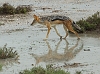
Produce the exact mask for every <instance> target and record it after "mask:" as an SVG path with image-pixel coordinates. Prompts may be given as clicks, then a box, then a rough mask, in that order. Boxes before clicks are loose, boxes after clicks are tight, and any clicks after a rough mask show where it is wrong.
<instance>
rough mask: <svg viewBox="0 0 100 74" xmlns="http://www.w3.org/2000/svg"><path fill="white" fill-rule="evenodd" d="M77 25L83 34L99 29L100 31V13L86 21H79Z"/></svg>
mask: <svg viewBox="0 0 100 74" xmlns="http://www.w3.org/2000/svg"><path fill="white" fill-rule="evenodd" d="M76 23H77V24H79V25H80V27H81V28H82V30H83V32H85V31H94V30H96V29H97V28H99V29H100V14H99V12H96V13H95V14H93V15H92V16H91V17H88V18H87V19H86V20H84V19H81V20H79V21H77V22H76Z"/></svg>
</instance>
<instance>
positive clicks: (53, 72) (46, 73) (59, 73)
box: [19, 66, 69, 74]
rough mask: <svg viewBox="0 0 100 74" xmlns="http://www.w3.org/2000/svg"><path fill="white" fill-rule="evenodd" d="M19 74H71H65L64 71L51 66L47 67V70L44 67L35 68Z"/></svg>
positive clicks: (66, 73)
mask: <svg viewBox="0 0 100 74" xmlns="http://www.w3.org/2000/svg"><path fill="white" fill-rule="evenodd" d="M19 74H69V72H65V71H64V70H61V69H54V68H53V67H51V66H47V67H46V69H44V68H42V67H33V68H32V69H30V70H24V71H23V72H20V73H19Z"/></svg>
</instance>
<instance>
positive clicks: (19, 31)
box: [0, 0, 100, 74]
mask: <svg viewBox="0 0 100 74" xmlns="http://www.w3.org/2000/svg"><path fill="white" fill-rule="evenodd" d="M5 2H9V3H10V4H12V5H14V6H15V7H16V6H18V5H31V6H32V7H33V11H32V12H30V13H28V14H20V15H17V14H16V15H2V16H0V22H2V23H4V24H5V25H1V26H0V47H2V46H3V45H5V44H6V43H7V46H8V47H13V48H14V50H17V52H18V55H19V57H18V59H17V60H15V59H14V58H12V59H0V63H1V64H3V65H4V66H3V70H2V71H1V72H0V74H18V73H19V72H20V71H22V70H24V69H30V68H32V67H34V66H42V67H45V65H47V64H53V65H54V67H58V68H59V67H60V68H62V69H64V70H65V71H69V72H71V74H74V73H75V71H81V72H82V73H83V74H99V73H100V57H99V56H100V53H99V52H100V34H96V33H87V34H79V35H80V37H81V39H80V40H77V37H76V36H75V35H74V34H70V33H69V35H68V37H67V38H66V39H65V40H60V39H59V37H58V36H57V35H56V33H55V31H54V29H53V28H52V29H51V32H50V35H49V39H48V40H47V41H43V39H44V38H45V35H46V32H47V28H46V27H45V26H42V25H40V24H37V25H35V26H30V23H31V22H32V20H33V14H36V15H40V16H41V15H52V14H60V15H66V16H69V17H70V18H71V19H73V20H75V21H77V20H79V19H82V18H86V17H88V16H90V15H92V14H93V13H95V12H97V11H100V1H99V0H80V1H79V0H67V1H66V0H61V1H58V0H34V1H33V0H26V1H23V0H1V1H0V3H1V4H3V3H5ZM57 29H58V31H59V33H60V34H61V35H62V36H64V35H65V31H64V30H63V28H62V26H57Z"/></svg>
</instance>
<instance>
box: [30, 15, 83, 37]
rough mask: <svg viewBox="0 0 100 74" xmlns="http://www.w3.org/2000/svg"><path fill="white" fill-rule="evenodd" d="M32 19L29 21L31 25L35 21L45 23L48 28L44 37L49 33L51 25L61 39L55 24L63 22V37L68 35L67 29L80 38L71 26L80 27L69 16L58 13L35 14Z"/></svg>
mask: <svg viewBox="0 0 100 74" xmlns="http://www.w3.org/2000/svg"><path fill="white" fill-rule="evenodd" d="M33 17H34V20H33V22H32V23H31V25H35V23H40V24H43V25H46V26H47V28H48V31H47V35H46V39H47V38H48V35H49V33H50V29H51V26H52V27H53V28H54V29H55V31H56V33H57V35H58V36H59V37H60V39H62V36H61V35H60V34H59V33H58V31H57V29H56V25H60V24H63V27H64V30H65V31H66V35H65V37H64V38H66V37H67V36H68V30H69V31H71V32H73V33H74V34H75V35H76V36H77V38H78V39H80V37H79V35H78V33H77V32H76V31H74V30H73V28H72V26H74V27H75V28H77V29H79V30H81V28H80V27H79V26H78V25H77V24H75V22H74V21H72V20H71V19H70V18H69V17H66V16H60V15H51V16H45V17H38V16H37V15H33Z"/></svg>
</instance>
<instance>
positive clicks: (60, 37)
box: [53, 26, 62, 39]
mask: <svg viewBox="0 0 100 74" xmlns="http://www.w3.org/2000/svg"><path fill="white" fill-rule="evenodd" d="M53 28H54V29H55V31H56V33H57V35H58V36H59V37H60V39H62V36H61V35H60V34H59V33H58V31H57V29H56V26H53Z"/></svg>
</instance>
